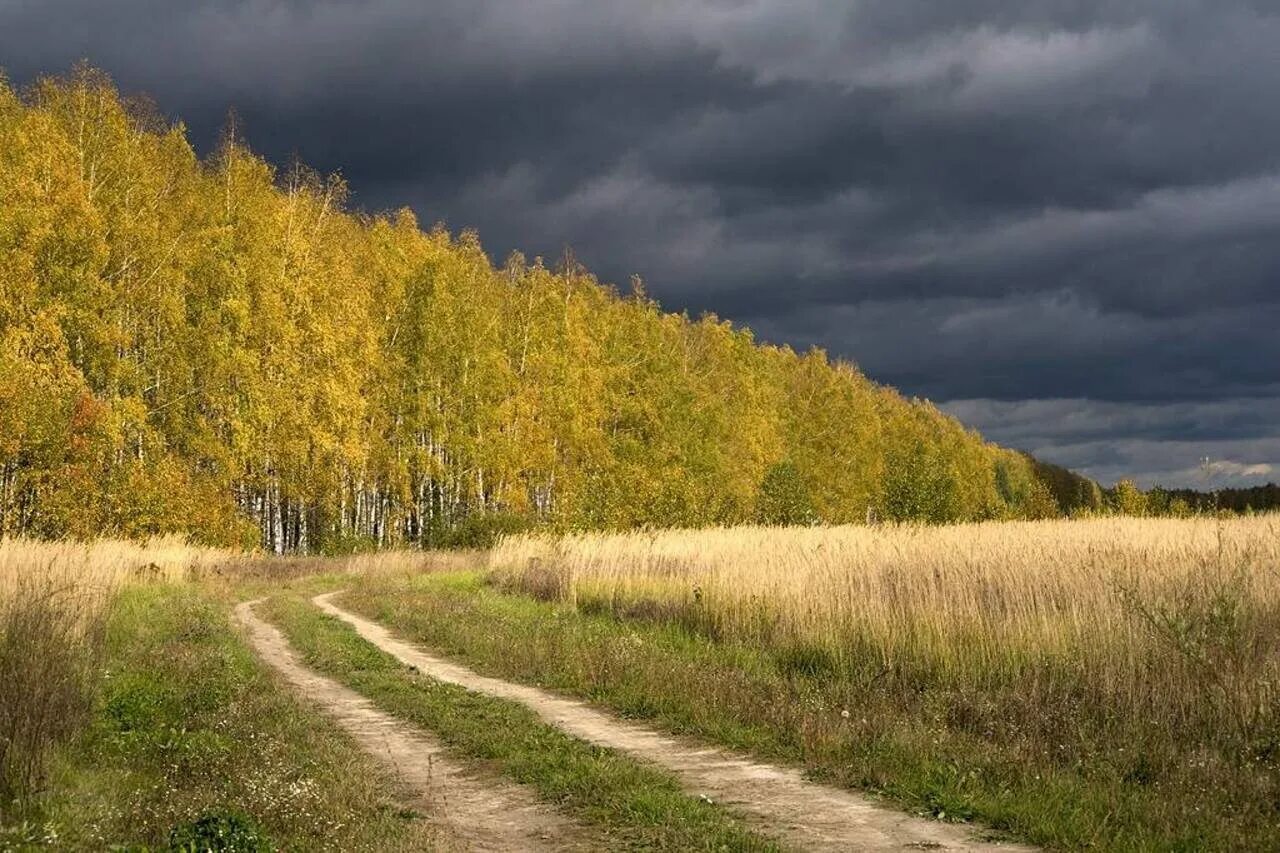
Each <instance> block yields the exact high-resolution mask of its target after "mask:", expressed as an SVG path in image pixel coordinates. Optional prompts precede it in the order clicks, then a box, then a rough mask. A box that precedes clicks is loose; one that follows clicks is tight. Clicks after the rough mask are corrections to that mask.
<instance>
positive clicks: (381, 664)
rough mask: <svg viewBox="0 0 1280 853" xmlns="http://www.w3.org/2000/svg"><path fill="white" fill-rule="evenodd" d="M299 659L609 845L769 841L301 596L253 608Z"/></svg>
mask: <svg viewBox="0 0 1280 853" xmlns="http://www.w3.org/2000/svg"><path fill="white" fill-rule="evenodd" d="M260 612H262V613H263V614H264V615H266V616H268V617H269V618H270V619H271V620H272V621H273V622H274V623H275V624H276V625H278V626H279V627H280V628H281V630H282V631H284V632H285V634H286V635H287V636H288V638H289V640H290V642H291V643H292V644H293V645H294V646H295V648H297V649H298V650H299V651H300V652H301V653H302V655H303V656H304V659H305V660H306V662H307V663H308V664H309V665H310V666H312V667H314V668H316V669H318V670H319V671H321V672H324V673H326V674H328V675H330V676H333V677H334V678H337V679H338V680H340V681H342V682H343V683H345V684H347V685H348V686H350V687H352V688H353V689H355V690H357V691H359V692H360V693H362V694H364V695H365V696H367V697H369V699H371V700H372V701H373V702H374V703H375V704H377V705H378V706H379V707H381V708H382V709H383V710H385V711H388V712H390V713H392V714H395V715H396V716H398V717H400V718H402V719H405V720H408V721H410V722H412V723H415V724H417V725H420V726H422V727H423V728H424V729H428V730H430V731H431V732H433V733H435V735H436V736H438V737H439V738H440V740H441V741H442V742H444V743H445V744H447V745H448V746H450V747H451V748H453V749H454V750H456V751H457V753H458V754H460V755H462V756H464V757H466V758H468V759H471V760H478V761H483V762H485V763H486V764H488V765H489V766H492V767H494V768H495V769H496V770H498V771H500V772H501V773H503V774H505V775H506V776H508V777H509V778H511V779H514V780H515V781H517V782H520V783H523V784H527V785H531V786H533V788H534V789H535V790H536V791H537V792H538V794H539V796H540V797H541V798H542V799H544V800H547V801H548V802H551V803H554V804H555V805H556V807H558V808H560V809H561V810H563V811H564V812H566V813H567V814H571V815H574V816H575V817H577V818H579V819H581V820H583V821H584V822H587V823H590V824H593V825H595V826H597V827H599V828H600V829H601V831H602V833H603V834H604V835H606V836H607V839H608V844H609V846H610V847H614V848H619V849H643V850H768V849H774V846H773V845H772V844H771V843H769V842H767V841H766V840H764V839H762V838H760V837H758V836H755V835H753V834H752V833H750V832H748V831H747V830H746V829H744V828H743V827H742V826H741V825H740V824H739V823H738V822H737V821H735V820H734V819H733V818H732V817H730V816H729V815H728V814H727V813H726V812H724V811H723V810H721V809H720V808H718V807H716V806H714V805H712V804H709V803H707V802H704V801H701V800H699V799H696V798H693V797H689V796H686V795H685V794H684V793H683V792H682V791H681V790H680V787H679V784H678V783H677V782H676V780H675V779H674V778H673V777H671V776H670V775H669V774H667V773H665V772H663V771H660V770H658V769H656V768H652V767H649V766H647V765H644V764H642V763H639V762H637V761H634V760H632V759H630V758H628V757H626V756H623V755H620V754H618V753H616V752H614V751H612V750H607V749H601V748H598V747H594V746H591V745H589V744H586V743H583V742H582V741H579V740H577V739H575V738H572V737H570V736H568V735H565V734H564V733H562V732H560V731H559V730H558V729H556V728H554V727H552V726H548V725H546V724H545V723H543V722H542V721H541V720H539V719H538V718H537V716H536V715H535V714H534V713H533V712H532V711H529V710H528V709H526V708H524V707H523V706H521V705H518V704H516V703H513V702H507V701H503V700H499V699H494V698H491V697H486V696H482V695H479V694H476V693H471V692H468V691H466V690H464V689H462V688H460V687H457V686H455V685H449V684H442V683H440V682H438V681H435V680H433V679H430V678H427V677H424V676H421V675H418V674H416V673H413V672H411V671H410V670H408V669H406V668H405V667H404V666H402V665H401V664H400V663H399V662H398V661H396V660H395V658H393V657H391V656H390V655H387V654H385V653H383V652H381V651H380V650H378V649H377V648H376V647H374V646H372V645H370V644H369V643H367V642H365V641H364V640H362V639H360V637H359V636H358V635H356V633H355V632H354V631H352V630H351V629H350V628H349V627H348V626H347V625H346V624H345V623H342V622H340V621H338V620H336V619H333V618H331V617H328V616H324V615H322V614H321V613H320V612H319V611H317V610H316V609H315V608H314V607H313V606H312V605H311V604H310V603H309V602H307V601H306V600H305V599H302V598H299V597H289V596H282V597H279V598H276V599H273V600H272V601H271V602H270V603H269V604H266V605H262V606H261V610H260Z"/></svg>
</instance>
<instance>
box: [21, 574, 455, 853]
mask: <svg viewBox="0 0 1280 853" xmlns="http://www.w3.org/2000/svg"><path fill="white" fill-rule="evenodd" d="M106 654H107V657H106V663H105V668H104V670H103V672H102V674H101V683H100V685H99V687H98V693H99V696H98V701H97V703H96V707H95V711H94V715H93V719H92V721H91V723H90V724H89V726H88V728H87V729H86V730H85V731H84V732H83V733H82V735H81V736H80V737H79V738H78V739H77V740H76V741H75V742H74V743H73V744H72V745H71V746H70V747H68V748H66V749H64V750H63V751H62V753H61V755H60V756H59V758H58V760H57V761H56V763H55V769H54V774H53V777H52V780H51V782H52V784H51V787H50V789H49V791H48V792H47V794H46V796H45V799H44V802H43V804H42V809H41V811H42V816H41V817H40V818H38V819H31V820H28V821H27V822H26V824H25V825H23V826H17V827H10V828H9V829H8V830H7V836H0V849H4V848H6V847H7V846H15V847H17V846H26V845H31V846H39V845H46V846H51V847H54V848H57V849H77V850H78V849H83V850H105V849H113V848H115V849H130V850H168V849H170V848H171V846H174V844H171V842H175V843H180V842H181V841H183V840H184V839H185V840H186V841H187V842H188V843H191V842H193V840H194V843H197V844H198V843H199V839H200V838H202V837H207V836H208V834H209V833H211V832H214V831H216V830H220V831H221V832H222V833H223V836H224V837H227V836H229V835H234V836H236V837H238V838H239V839H240V841H241V846H240V847H238V848H236V849H239V850H247V849H258V848H257V847H254V846H253V845H254V844H257V845H259V847H260V848H261V849H270V848H275V849H281V850H325V849H328V850H357V849H363V850H397V849H431V847H432V846H433V844H432V838H433V837H434V833H433V831H432V829H431V827H429V826H428V825H427V824H426V823H425V822H424V821H423V820H422V819H421V818H420V817H419V816H416V815H413V814H412V813H410V812H406V811H404V810H403V809H401V808H400V807H399V805H398V804H397V803H396V802H395V800H394V798H393V796H392V795H393V794H394V792H395V787H394V782H392V780H391V779H390V778H389V777H388V776H386V775H385V774H383V773H382V772H381V771H380V770H379V769H378V768H377V767H376V765H374V764H373V762H372V760H371V759H368V758H367V757H366V756H365V755H364V754H363V753H361V752H360V751H359V749H358V748H357V747H356V746H355V745H353V744H351V743H350V742H349V741H347V740H346V739H345V738H344V736H343V735H342V734H341V732H340V731H339V730H338V729H337V728H335V727H334V726H333V725H331V724H330V723H329V722H328V721H327V720H326V719H325V718H323V717H322V716H320V714H319V713H318V712H317V711H315V710H314V709H312V708H310V707H309V706H307V705H305V703H303V702H301V701H300V700H298V699H296V698H294V697H293V696H292V695H291V694H290V693H289V692H288V690H287V688H285V687H284V686H282V685H280V684H278V683H277V682H276V680H275V679H274V678H273V677H272V676H271V675H270V674H269V673H267V672H266V671H264V670H263V668H262V667H261V666H260V665H259V664H258V663H257V661H256V660H255V659H254V657H253V655H252V653H251V652H250V651H249V650H248V649H247V648H246V647H245V646H244V645H243V644H242V642H241V640H240V637H239V635H238V633H237V632H236V630H235V628H234V627H233V626H232V624H231V622H230V603H229V602H228V601H225V600H223V599H221V598H219V597H214V596H212V595H210V594H208V593H202V592H201V591H199V590H198V589H197V588H195V587H192V586H178V587H174V586H169V587H141V588H133V589H129V590H126V591H125V592H123V593H122V594H121V595H120V596H119V598H118V599H117V600H116V601H115V603H114V604H113V606H112V610H111V614H110V618H109V623H108V635H107V650H106ZM202 819H203V822H201V821H202ZM201 833H204V835H203V836H202V835H201ZM253 839H257V840H256V841H254V840H253Z"/></svg>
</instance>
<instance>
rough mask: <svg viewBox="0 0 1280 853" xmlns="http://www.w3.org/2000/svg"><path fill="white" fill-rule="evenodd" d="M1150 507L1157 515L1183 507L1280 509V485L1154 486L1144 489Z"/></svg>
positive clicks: (1202, 510)
mask: <svg viewBox="0 0 1280 853" xmlns="http://www.w3.org/2000/svg"><path fill="white" fill-rule="evenodd" d="M1147 502H1148V504H1149V505H1150V507H1151V511H1152V512H1153V513H1154V514H1158V515H1171V514H1180V513H1181V512H1182V511H1183V510H1184V508H1185V510H1188V511H1190V512H1194V513H1205V512H1233V513H1249V512H1271V511H1273V510H1280V485H1277V484H1275V483H1268V484H1266V485H1265V486H1249V487H1243V488H1223V489H1216V490H1214V491H1197V490H1195V489H1165V488H1161V487H1160V486H1156V487H1155V488H1153V489H1151V490H1150V491H1149V492H1147Z"/></svg>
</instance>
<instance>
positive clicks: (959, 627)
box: [489, 515, 1280, 707]
mask: <svg viewBox="0 0 1280 853" xmlns="http://www.w3.org/2000/svg"><path fill="white" fill-rule="evenodd" d="M489 562H490V571H491V573H492V574H493V575H494V576H495V577H496V579H497V580H498V581H499V582H501V583H504V584H505V585H507V586H514V587H520V588H523V589H525V590H526V591H529V592H533V593H534V594H538V595H541V596H543V597H552V598H561V599H564V600H567V601H569V602H571V603H573V604H574V605H576V606H577V608H578V609H579V610H582V611H587V612H600V611H604V612H611V613H614V614H616V615H620V616H624V617H626V616H630V617H639V618H657V619H667V620H673V621H680V622H684V623H687V624H690V625H693V626H694V627H696V628H698V629H699V630H703V631H706V632H707V633H710V634H711V635H713V636H715V637H717V638H722V639H729V640H736V641H742V642H747V643H750V644H754V645H760V646H766V647H774V648H780V649H789V650H793V651H794V652H795V653H796V654H799V655H801V656H805V655H807V656H809V657H811V658H813V659H814V661H815V662H816V664H819V665H821V666H823V667H829V666H834V667H836V668H840V667H843V666H846V665H850V664H854V665H857V666H859V667H862V668H864V669H865V668H866V666H867V665H868V662H869V661H871V662H874V666H876V667H880V668H882V669H883V670H884V671H893V672H901V671H904V670H905V671H909V672H916V673H920V674H923V675H926V676H927V678H928V679H929V680H930V682H931V683H937V684H964V685H976V686H981V685H983V684H987V683H993V682H998V683H1009V681H1010V680H1014V681H1017V680H1020V679H1022V678H1027V677H1034V678H1040V677H1044V676H1045V674H1046V672H1049V671H1053V672H1056V673H1057V674H1059V675H1066V676H1067V677H1069V678H1070V679H1071V680H1072V681H1073V682H1078V683H1087V684H1088V685H1089V686H1090V689H1091V691H1092V692H1095V693H1096V694H1101V695H1102V696H1105V697H1107V698H1108V699H1123V700H1125V701H1126V702H1133V701H1140V703H1141V704H1145V702H1141V700H1143V699H1144V698H1145V699H1146V700H1154V698H1155V697H1156V696H1162V697H1169V696H1174V695H1177V694H1178V693H1179V692H1185V691H1186V690H1188V689H1190V690H1192V691H1193V692H1194V690H1195V688H1196V687H1197V685H1195V684H1194V683H1192V682H1189V681H1188V680H1187V679H1196V678H1201V677H1203V673H1200V672H1199V669H1198V666H1197V664H1198V663H1205V665H1207V666H1214V667H1217V668H1218V674H1219V675H1221V676H1222V677H1224V678H1231V679H1234V681H1233V683H1232V684H1231V685H1229V687H1228V688H1227V689H1229V690H1231V691H1234V692H1236V693H1247V694H1248V696H1247V697H1245V696H1239V697H1237V698H1239V699H1240V701H1242V702H1244V703H1245V704H1247V705H1249V706H1251V707H1253V706H1256V705H1258V704H1259V703H1262V704H1267V705H1269V706H1274V703H1275V701H1276V699H1277V695H1278V694H1277V692H1276V687H1275V685H1276V684H1277V683H1280V655H1277V652H1280V646H1278V645H1277V644H1278V643H1280V516H1275V515H1272V516H1260V517H1252V518H1236V519H1224V520H1218V519H1211V518H1197V519H1185V520H1174V519H1137V518H1101V519H1092V520H1072V521H1066V520H1062V521H1038V522H1014V523H1010V522H991V523H980V524H964V525H954V526H946V527H920V526H878V527H859V526H848V527H812V528H768V527H744V528H733V529H714V530H699V531H664V532H633V533H618V534H577V535H569V536H565V537H560V538H556V537H549V536H522V537H516V538H510V539H507V540H505V541H503V542H502V543H500V544H499V546H498V547H497V548H496V549H495V550H494V551H493V552H492V553H491V555H490V560H489ZM1206 662H1207V663H1206ZM1167 663H1173V664H1176V665H1172V666H1166V665H1165V664H1167ZM1222 667H1226V668H1227V669H1228V670H1230V671H1229V672H1224V671H1223V669H1222ZM1200 686H1203V685H1200Z"/></svg>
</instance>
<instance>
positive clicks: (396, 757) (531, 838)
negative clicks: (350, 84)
mask: <svg viewBox="0 0 1280 853" xmlns="http://www.w3.org/2000/svg"><path fill="white" fill-rule="evenodd" d="M260 601H262V599H259V600H257V601H248V602H244V603H243V604H240V605H238V606H237V607H236V608H235V615H236V618H237V619H238V620H239V622H240V623H241V624H242V625H243V626H244V628H245V633H246V634H247V636H248V639H249V642H250V644H251V646H252V647H253V650H254V651H255V652H256V653H257V655H258V657H260V658H261V659H262V660H263V661H264V662H266V663H267V664H268V665H270V666H271V667H272V668H273V669H275V670H276V671H277V672H279V673H280V675H281V676H283V677H284V679H285V680H286V681H287V682H288V683H289V684H290V685H291V686H292V687H293V688H294V689H295V690H297V691H298V693H300V694H302V696H304V697H305V698H306V699H308V700H310V701H311V702H313V703H315V704H316V705H318V706H319V707H320V708H321V709H322V710H323V711H324V712H325V713H326V714H327V715H328V716H329V717H331V718H332V719H333V720H334V721H335V722H336V723H337V724H338V725H339V726H340V727H341V728H342V729H343V730H344V731H346V732H347V734H348V735H350V736H351V738H352V739H353V740H354V741H355V742H356V743H358V744H359V745H360V746H361V747H362V748H363V749H364V750H365V751H366V752H368V753H369V754H371V755H373V756H374V757H376V758H377V759H378V760H380V761H381V762H382V763H383V764H385V765H386V766H387V767H388V768H389V769H390V770H391V771H392V773H393V774H394V775H395V776H396V777H397V778H398V779H399V780H400V782H401V783H402V785H403V786H404V787H405V788H406V789H407V790H409V791H411V792H413V802H412V803H410V805H412V806H414V807H416V808H418V809H420V810H421V811H423V812H424V813H425V814H427V815H429V816H430V817H432V818H434V819H435V820H436V821H437V822H438V823H440V824H442V825H443V829H444V831H445V834H446V838H445V839H443V841H444V843H445V844H446V846H447V847H449V848H452V849H461V850H475V851H511V850H531V851H544V850H545V851H551V850H571V851H578V850H582V851H587V850H599V849H601V846H602V843H603V840H602V838H601V837H600V836H598V835H597V834H596V833H594V832H593V831H591V830H590V829H587V828H586V827H583V826H581V825H579V824H577V823H576V822H574V821H573V820H571V819H570V818H568V817H566V816H565V815H562V814H560V813H559V812H556V811H555V810H554V809H552V808H550V807H548V806H546V805H545V804H543V803H541V802H539V801H538V800H537V798H536V797H535V796H534V795H533V794H532V793H531V792H530V791H529V790H528V789H526V788H522V787H521V786H519V785H516V784H515V783H512V782H508V781H506V780H504V779H501V778H499V777H497V776H496V775H493V774H489V773H485V772H481V771H477V770H475V769H473V768H470V767H467V766H464V765H462V764H460V763H458V762H457V761H456V760H454V759H452V758H451V757H450V756H449V755H448V754H447V753H446V752H445V748H444V747H443V746H442V745H441V744H440V743H439V742H438V741H437V740H436V739H435V738H433V737H431V736H430V735H428V734H427V733H426V732H424V731H422V730H421V729H418V728H416V727H414V726H411V725H409V724H408V723H406V722H404V721H403V720H400V719H399V718H397V717H394V716H392V715H391V714H387V713H385V712H383V711H381V710H379V709H378V708H376V707H375V706H374V705H373V703H372V702H370V701H369V700H368V699H366V698H365V697H363V696H361V695H360V694H359V693H356V692H355V691H354V690H351V689H350V688H348V687H345V686H344V685H342V684H339V683H338V682H336V681H334V680H332V679H330V678H327V677H325V676H323V675H320V674H319V673H317V672H315V671H314V670H312V669H310V668H309V667H307V666H305V665H304V664H303V663H302V662H301V661H300V660H299V658H298V656H297V654H296V653H295V652H294V650H293V649H292V648H291V647H290V646H289V642H288V640H286V639H285V637H284V635H283V634H282V633H281V632H280V631H279V629H277V628H276V627H275V626H273V625H271V624H270V623H268V622H265V621H264V620H262V619H260V618H259V617H258V616H257V615H256V614H255V613H254V612H253V606H254V605H255V604H258V603H259V602H260Z"/></svg>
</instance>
